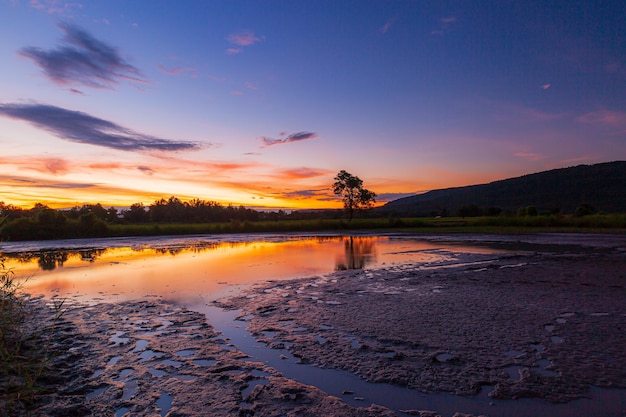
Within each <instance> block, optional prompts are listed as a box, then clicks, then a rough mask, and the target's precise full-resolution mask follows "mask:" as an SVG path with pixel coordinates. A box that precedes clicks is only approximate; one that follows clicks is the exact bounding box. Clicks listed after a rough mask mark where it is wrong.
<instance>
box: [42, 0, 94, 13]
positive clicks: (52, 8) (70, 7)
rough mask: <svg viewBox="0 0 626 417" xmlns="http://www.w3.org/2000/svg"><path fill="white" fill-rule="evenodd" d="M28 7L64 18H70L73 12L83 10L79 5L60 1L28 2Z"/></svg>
mask: <svg viewBox="0 0 626 417" xmlns="http://www.w3.org/2000/svg"><path fill="white" fill-rule="evenodd" d="M30 6H31V7H33V8H35V9H38V10H43V11H44V12H46V13H48V14H52V15H58V16H65V17H67V16H71V15H72V14H73V12H74V11H75V10H80V9H82V8H83V5H82V4H81V3H78V2H68V1H60V0H30Z"/></svg>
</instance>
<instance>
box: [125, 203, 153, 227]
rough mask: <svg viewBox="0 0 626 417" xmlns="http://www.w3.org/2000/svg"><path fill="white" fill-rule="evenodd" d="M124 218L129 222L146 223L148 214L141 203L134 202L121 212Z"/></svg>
mask: <svg viewBox="0 0 626 417" xmlns="http://www.w3.org/2000/svg"><path fill="white" fill-rule="evenodd" d="M122 214H123V216H124V220H126V221H128V222H130V223H146V222H148V221H149V220H150V215H149V214H148V212H147V211H146V208H145V207H144V205H143V204H141V203H135V204H133V205H132V206H130V207H129V208H128V210H124V211H123V212H122Z"/></svg>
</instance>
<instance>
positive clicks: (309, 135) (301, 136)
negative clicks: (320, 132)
mask: <svg viewBox="0 0 626 417" xmlns="http://www.w3.org/2000/svg"><path fill="white" fill-rule="evenodd" d="M284 135H285V134H284V133H283V134H281V136H284ZM317 137H318V136H317V133H315V132H297V133H292V134H290V135H287V136H285V137H283V138H278V139H275V138H269V137H267V136H261V137H260V139H261V141H262V142H263V144H264V146H272V145H280V144H283V143H290V142H300V141H303V140H309V139H315V138H317Z"/></svg>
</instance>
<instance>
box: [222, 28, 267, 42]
mask: <svg viewBox="0 0 626 417" xmlns="http://www.w3.org/2000/svg"><path fill="white" fill-rule="evenodd" d="M226 39H227V40H228V42H230V43H232V44H235V45H239V46H250V45H253V44H255V43H257V42H260V41H261V40H262V39H261V38H258V37H257V36H255V34H254V32H248V31H244V32H239V33H233V34H230V35H228V37H227V38H226Z"/></svg>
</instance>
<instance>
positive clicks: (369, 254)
mask: <svg viewBox="0 0 626 417" xmlns="http://www.w3.org/2000/svg"><path fill="white" fill-rule="evenodd" d="M375 255H376V244H375V240H374V238H371V237H354V236H350V237H349V238H347V239H346V240H344V259H338V260H337V265H336V269H337V270H346V269H363V268H364V267H365V265H366V264H367V263H368V262H369V261H371V260H374V258H375Z"/></svg>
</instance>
